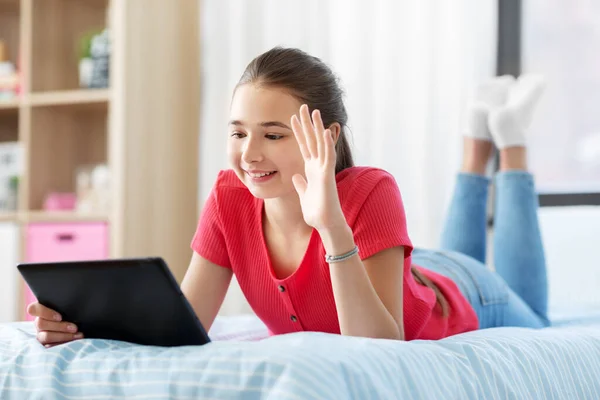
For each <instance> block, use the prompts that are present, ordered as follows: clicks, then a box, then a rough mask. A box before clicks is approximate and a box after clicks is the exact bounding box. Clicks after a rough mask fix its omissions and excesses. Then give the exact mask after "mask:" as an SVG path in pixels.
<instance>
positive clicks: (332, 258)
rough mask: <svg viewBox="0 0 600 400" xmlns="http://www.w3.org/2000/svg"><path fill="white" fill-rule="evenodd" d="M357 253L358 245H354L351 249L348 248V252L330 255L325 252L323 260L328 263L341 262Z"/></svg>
mask: <svg viewBox="0 0 600 400" xmlns="http://www.w3.org/2000/svg"><path fill="white" fill-rule="evenodd" d="M357 253H358V246H354V248H353V249H352V250H350V251H349V252H347V253H345V254H342V255H339V256H330V255H328V254H326V255H325V261H326V262H327V263H328V264H331V263H337V262H342V261H345V260H347V259H349V258H350V257H352V256H353V255H355V254H357Z"/></svg>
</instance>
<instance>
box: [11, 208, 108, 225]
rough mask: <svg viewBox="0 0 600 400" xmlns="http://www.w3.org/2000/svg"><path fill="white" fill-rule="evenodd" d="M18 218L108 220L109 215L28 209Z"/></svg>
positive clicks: (52, 220)
mask: <svg viewBox="0 0 600 400" xmlns="http://www.w3.org/2000/svg"><path fill="white" fill-rule="evenodd" d="M18 219H19V221H21V222H23V223H30V222H89V221H102V222H108V220H109V217H108V215H106V214H85V213H78V212H76V211H27V212H21V213H19V216H18Z"/></svg>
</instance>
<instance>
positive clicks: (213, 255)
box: [191, 186, 231, 268]
mask: <svg viewBox="0 0 600 400" xmlns="http://www.w3.org/2000/svg"><path fill="white" fill-rule="evenodd" d="M191 247H192V249H193V250H194V251H195V252H196V253H198V254H199V255H200V256H202V257H203V258H205V259H207V260H208V261H210V262H213V263H215V264H217V265H220V266H222V267H226V268H231V262H230V260H229V254H228V251H227V245H226V242H225V236H224V234H223V225H222V224H221V219H220V217H219V207H218V201H217V190H216V186H215V188H213V190H212V191H211V192H210V194H209V196H208V199H206V202H205V203H204V207H203V208H202V212H201V213H200V219H199V221H198V227H197V228H196V233H195V234H194V238H193V239H192V244H191Z"/></svg>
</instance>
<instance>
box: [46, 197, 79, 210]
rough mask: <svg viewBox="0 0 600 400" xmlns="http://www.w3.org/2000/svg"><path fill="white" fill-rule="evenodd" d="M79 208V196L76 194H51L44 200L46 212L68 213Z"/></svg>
mask: <svg viewBox="0 0 600 400" xmlns="http://www.w3.org/2000/svg"><path fill="white" fill-rule="evenodd" d="M75 207H77V196H76V195H75V193H50V194H49V195H48V196H46V199H45V200H44V210H47V211H66V210H74V209H75Z"/></svg>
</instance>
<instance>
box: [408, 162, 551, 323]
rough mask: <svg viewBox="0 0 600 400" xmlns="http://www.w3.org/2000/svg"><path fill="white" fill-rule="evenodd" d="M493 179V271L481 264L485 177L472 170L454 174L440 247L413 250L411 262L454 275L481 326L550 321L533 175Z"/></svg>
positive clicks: (515, 173)
mask: <svg viewBox="0 0 600 400" xmlns="http://www.w3.org/2000/svg"><path fill="white" fill-rule="evenodd" d="M495 180H496V181H495V183H496V185H495V190H496V203H495V206H496V212H495V216H494V266H495V272H494V271H492V270H491V269H489V268H487V267H486V265H485V255H486V231H487V218H486V207H487V197H488V186H489V179H488V178H486V177H484V176H480V175H472V174H459V175H458V178H457V183H456V188H455V191H454V195H453V199H452V202H451V204H450V209H449V211H448V217H447V221H446V225H445V227H444V230H443V232H442V240H441V250H437V251H436V250H424V249H415V250H414V252H413V262H414V264H416V265H419V266H422V267H423V268H426V269H430V270H432V271H435V272H437V273H439V274H441V275H444V276H446V277H448V278H450V279H452V280H453V281H454V282H455V283H456V285H457V286H458V287H459V289H460V290H461V292H462V293H463V294H464V295H465V297H466V298H467V299H468V300H469V302H470V303H471V305H472V306H473V308H474V309H475V312H476V313H477V316H478V317H479V325H480V328H481V329H485V328H492V327H500V326H519V327H530V328H543V327H546V326H549V325H550V322H549V320H548V316H547V312H548V310H547V308H548V282H547V277H546V261H545V257H544V248H543V245H542V238H541V234H540V229H539V225H538V217H537V208H538V199H537V194H536V192H535V188H534V182H533V177H532V176H531V175H530V174H529V173H527V172H524V171H508V172H500V173H498V174H497V175H496V177H495Z"/></svg>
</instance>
